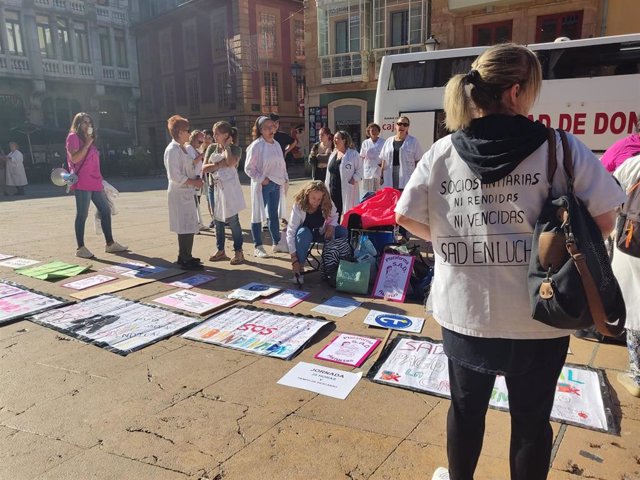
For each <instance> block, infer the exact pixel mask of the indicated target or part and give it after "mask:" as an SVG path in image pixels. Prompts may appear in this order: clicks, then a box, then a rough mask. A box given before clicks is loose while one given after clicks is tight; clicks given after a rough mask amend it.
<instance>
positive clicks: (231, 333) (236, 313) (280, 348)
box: [183, 307, 331, 360]
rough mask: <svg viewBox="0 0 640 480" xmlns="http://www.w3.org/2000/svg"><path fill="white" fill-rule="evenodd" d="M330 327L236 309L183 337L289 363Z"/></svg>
mask: <svg viewBox="0 0 640 480" xmlns="http://www.w3.org/2000/svg"><path fill="white" fill-rule="evenodd" d="M329 323H331V322H329V321H326V320H318V319H316V318H311V317H303V316H299V315H293V314H290V313H284V312H276V311H274V310H263V309H259V308H255V307H252V308H247V307H234V308H230V309H229V310H225V311H224V312H222V313H220V314H218V315H215V316H213V317H211V318H210V319H208V320H207V321H205V322H203V323H201V324H200V325H198V326H196V327H194V328H193V329H191V330H189V331H188V332H186V333H185V334H184V335H183V337H184V338H188V339H189V340H195V341H199V342H205V343H212V344H214V345H220V346H222V347H228V348H234V349H237V350H242V351H244V352H249V353H255V354H257V355H265V356H268V357H275V358H281V359H284V360H289V359H291V358H293V357H294V356H295V355H296V353H298V351H300V350H301V349H302V348H303V347H304V346H305V345H306V344H307V342H309V340H311V338H312V337H313V336H314V335H315V334H316V333H317V332H318V331H319V330H320V329H321V328H322V327H324V326H325V325H328V324H329Z"/></svg>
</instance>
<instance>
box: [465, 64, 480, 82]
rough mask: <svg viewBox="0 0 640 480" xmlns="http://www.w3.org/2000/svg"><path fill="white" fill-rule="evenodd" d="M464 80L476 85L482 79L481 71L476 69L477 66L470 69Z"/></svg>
mask: <svg viewBox="0 0 640 480" xmlns="http://www.w3.org/2000/svg"><path fill="white" fill-rule="evenodd" d="M464 80H465V82H466V83H468V84H469V83H471V84H473V85H475V84H476V83H478V81H479V80H480V72H479V71H478V70H476V69H475V68H472V69H471V70H469V73H467V74H466V75H465V76H464Z"/></svg>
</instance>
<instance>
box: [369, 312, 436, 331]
mask: <svg viewBox="0 0 640 480" xmlns="http://www.w3.org/2000/svg"><path fill="white" fill-rule="evenodd" d="M364 323H366V324H367V325H371V326H373V327H380V328H390V329H391V330H401V331H405V332H412V333H420V332H421V331H422V326H423V325H424V318H420V317H410V316H408V315H400V314H398V313H387V312H381V311H380V310H371V311H370V312H369V313H368V314H367V316H366V317H365V319H364Z"/></svg>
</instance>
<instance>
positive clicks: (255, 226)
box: [251, 180, 280, 247]
mask: <svg viewBox="0 0 640 480" xmlns="http://www.w3.org/2000/svg"><path fill="white" fill-rule="evenodd" d="M262 201H263V202H264V204H265V205H266V206H267V213H268V214H269V233H271V239H272V240H273V244H274V245H277V244H278V243H280V215H279V213H278V207H279V205H280V185H278V184H277V183H274V182H272V181H271V180H269V183H268V184H267V185H263V186H262ZM251 234H252V235H253V243H254V244H255V245H256V247H259V246H261V245H262V224H260V223H252V224H251Z"/></svg>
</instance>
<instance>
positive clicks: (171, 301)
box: [153, 290, 233, 315]
mask: <svg viewBox="0 0 640 480" xmlns="http://www.w3.org/2000/svg"><path fill="white" fill-rule="evenodd" d="M153 301H154V302H156V303H160V304H162V305H167V306H169V307H173V308H177V309H180V310H185V311H187V312H192V313H197V314H198V315H204V314H206V313H210V312H213V311H215V310H219V309H220V308H221V307H223V306H225V305H229V304H230V303H232V302H233V301H232V300H229V299H226V298H218V297H213V296H211V295H203V294H202V293H197V292H192V291H190V290H180V291H178V292H174V293H171V294H169V295H165V296H164V297H160V298H156V299H154V300H153Z"/></svg>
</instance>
